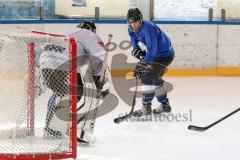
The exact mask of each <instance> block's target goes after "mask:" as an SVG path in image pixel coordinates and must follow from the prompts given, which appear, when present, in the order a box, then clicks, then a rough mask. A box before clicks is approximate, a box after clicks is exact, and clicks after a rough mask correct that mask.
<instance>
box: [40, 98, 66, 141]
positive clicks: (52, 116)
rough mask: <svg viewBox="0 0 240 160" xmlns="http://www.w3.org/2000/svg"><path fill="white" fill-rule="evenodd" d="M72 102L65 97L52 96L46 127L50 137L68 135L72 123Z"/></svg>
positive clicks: (49, 102)
mask: <svg viewBox="0 0 240 160" xmlns="http://www.w3.org/2000/svg"><path fill="white" fill-rule="evenodd" d="M69 107H70V101H69V100H68V99H65V98H64V97H63V98H61V97H56V96H51V97H50V99H49V101H48V111H47V117H46V126H45V128H44V130H45V131H46V132H48V133H49V134H50V135H53V136H56V137H59V136H61V135H63V134H68V133H66V132H68V131H69V129H68V127H69V121H70V111H69Z"/></svg>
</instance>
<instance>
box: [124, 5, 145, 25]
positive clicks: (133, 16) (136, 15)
mask: <svg viewBox="0 0 240 160" xmlns="http://www.w3.org/2000/svg"><path fill="white" fill-rule="evenodd" d="M142 19H143V16H142V12H141V11H140V10H139V9H138V8H130V9H129V10H128V13H127V21H128V23H131V22H135V21H139V20H140V21H142Z"/></svg>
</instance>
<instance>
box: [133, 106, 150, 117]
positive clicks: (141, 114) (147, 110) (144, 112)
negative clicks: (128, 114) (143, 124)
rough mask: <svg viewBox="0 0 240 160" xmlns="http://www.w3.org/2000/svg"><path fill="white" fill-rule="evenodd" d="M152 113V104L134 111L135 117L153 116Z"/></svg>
mask: <svg viewBox="0 0 240 160" xmlns="http://www.w3.org/2000/svg"><path fill="white" fill-rule="evenodd" d="M151 114H152V109H151V106H150V105H143V106H142V109H139V110H136V111H135V112H134V113H133V116H134V117H138V118H142V117H147V116H151Z"/></svg>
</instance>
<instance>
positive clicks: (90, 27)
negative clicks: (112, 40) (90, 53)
mask: <svg viewBox="0 0 240 160" xmlns="http://www.w3.org/2000/svg"><path fill="white" fill-rule="evenodd" d="M77 27H78V28H84V29H87V30H90V31H92V32H94V33H96V29H97V27H96V26H95V24H94V23H93V22H91V21H83V22H81V23H80V24H79V25H77Z"/></svg>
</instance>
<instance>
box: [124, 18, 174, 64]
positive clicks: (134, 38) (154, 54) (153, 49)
mask: <svg viewBox="0 0 240 160" xmlns="http://www.w3.org/2000/svg"><path fill="white" fill-rule="evenodd" d="M128 33H129V36H130V38H131V43H132V46H133V48H138V47H139V44H138V43H139V42H142V43H143V44H144V45H145V46H146V48H147V54H146V56H145V57H144V61H146V62H153V61H154V59H156V58H159V57H169V56H172V55H173V54H174V49H173V47H172V45H171V41H170V39H169V38H168V37H167V35H166V34H165V33H164V32H163V31H162V30H161V29H160V28H159V27H158V26H157V25H156V24H154V23H153V22H151V21H143V23H142V27H141V29H140V30H139V31H137V32H134V31H133V30H132V29H130V28H129V29H128Z"/></svg>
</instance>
